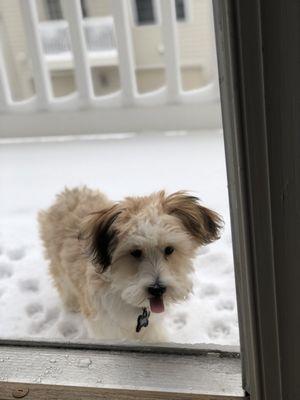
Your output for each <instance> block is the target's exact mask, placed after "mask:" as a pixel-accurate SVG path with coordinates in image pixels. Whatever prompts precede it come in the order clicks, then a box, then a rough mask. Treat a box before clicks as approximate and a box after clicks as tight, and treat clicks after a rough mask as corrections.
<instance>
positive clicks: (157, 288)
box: [148, 283, 167, 313]
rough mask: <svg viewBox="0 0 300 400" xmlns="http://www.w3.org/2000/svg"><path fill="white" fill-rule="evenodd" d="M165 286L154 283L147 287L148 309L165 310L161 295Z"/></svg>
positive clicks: (156, 311) (154, 310)
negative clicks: (148, 295)
mask: <svg viewBox="0 0 300 400" xmlns="http://www.w3.org/2000/svg"><path fill="white" fill-rule="evenodd" d="M166 290H167V288H166V286H164V285H162V284H160V283H155V284H154V285H151V286H149V287H148V293H149V294H150V297H149V301H150V309H151V311H152V312H154V313H162V312H164V311H165V306H164V300H163V295H164V293H165V292H166Z"/></svg>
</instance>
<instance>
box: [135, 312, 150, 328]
mask: <svg viewBox="0 0 300 400" xmlns="http://www.w3.org/2000/svg"><path fill="white" fill-rule="evenodd" d="M149 317H150V311H148V310H147V308H143V312H142V314H141V315H139V316H138V319H137V325H136V329H135V331H136V332H139V331H140V330H141V329H142V328H146V327H147V326H148V324H149Z"/></svg>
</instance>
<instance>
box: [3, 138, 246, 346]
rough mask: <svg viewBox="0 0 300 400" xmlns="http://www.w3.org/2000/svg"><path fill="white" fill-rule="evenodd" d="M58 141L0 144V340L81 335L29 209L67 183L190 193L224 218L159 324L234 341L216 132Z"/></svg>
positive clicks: (181, 336)
mask: <svg viewBox="0 0 300 400" xmlns="http://www.w3.org/2000/svg"><path fill="white" fill-rule="evenodd" d="M65 139H66V140H65ZM65 139H64V138H57V139H55V140H52V139H47V140H46V141H38V142H32V141H30V140H29V141H28V142H27V143H7V142H5V141H2V143H1V141H0V193H1V197H0V337H2V338H3V337H11V338H12V337H13V338H15V337H21V338H24V337H28V336H29V337H42V338H46V339H49V338H60V339H65V340H70V339H73V338H84V337H85V335H86V332H85V329H84V324H83V323H82V318H81V316H80V315H77V314H70V313H67V312H65V311H64V310H63V309H62V306H61V302H60V299H59V297H58V294H57V293H56V290H55V289H54V288H53V286H52V283H51V280H50V278H49V276H48V273H47V262H46V261H45V260H44V258H43V252H42V247H41V243H40V241H39V238H38V233H37V222H36V215H37V212H38V210H39V209H41V208H44V207H48V206H49V205H50V204H51V203H52V202H53V200H54V196H55V194H56V193H57V192H59V191H60V190H62V189H63V187H64V186H66V185H67V186H69V187H72V186H77V185H80V184H86V185H88V186H90V187H92V188H100V189H101V190H103V191H104V192H106V193H107V194H108V195H109V196H110V197H111V198H112V199H115V200H117V199H121V198H122V197H123V196H126V195H139V194H148V193H150V192H152V191H154V190H159V189H162V188H165V189H167V190H168V191H169V192H172V191H176V190H178V189H187V190H191V191H193V192H195V193H197V194H198V195H199V197H200V198H201V199H202V200H203V202H204V203H205V204H206V205H208V206H209V207H211V208H212V209H214V210H216V211H218V212H219V213H220V214H221V215H222V216H223V218H224V220H225V229H224V232H223V235H222V238H221V239H220V240H219V241H217V242H216V243H213V244H211V245H209V246H207V247H205V248H203V249H202V251H201V252H200V253H199V256H198V257H197V259H196V260H195V265H196V274H195V279H194V282H195V290H194V294H193V295H192V296H191V297H190V299H188V300H187V301H186V302H185V303H182V304H178V305H175V306H174V307H173V308H172V309H171V310H170V313H169V316H168V319H167V323H166V327H167V328H168V329H169V331H170V340H171V341H174V342H181V343H212V342H214V343H218V344H230V345H236V344H238V341H239V339H238V323H237V311H236V299H235V285H234V271H233V260H232V248H231V235H230V223H229V209H228V195H227V180H226V171H225V160H224V148H223V138H222V132H221V131H200V132H195V133H188V134H187V133H185V132H167V133H164V134H158V133H148V134H141V135H133V134H131V135H130V134H128V135H106V136H103V135H102V136H87V137H85V138H65Z"/></svg>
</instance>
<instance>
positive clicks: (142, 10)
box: [133, 0, 187, 25]
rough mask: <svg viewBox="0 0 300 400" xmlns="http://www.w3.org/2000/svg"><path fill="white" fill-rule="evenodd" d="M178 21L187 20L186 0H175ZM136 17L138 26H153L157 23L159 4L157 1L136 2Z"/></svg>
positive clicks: (143, 0) (142, 0)
mask: <svg viewBox="0 0 300 400" xmlns="http://www.w3.org/2000/svg"><path fill="white" fill-rule="evenodd" d="M174 1H175V7H176V19H177V21H185V20H186V18H187V9H186V8H187V7H186V0H174ZM133 7H134V16H135V23H136V24H137V25H151V24H155V23H156V22H157V19H158V18H157V16H158V3H157V1H156V0H134V6H133Z"/></svg>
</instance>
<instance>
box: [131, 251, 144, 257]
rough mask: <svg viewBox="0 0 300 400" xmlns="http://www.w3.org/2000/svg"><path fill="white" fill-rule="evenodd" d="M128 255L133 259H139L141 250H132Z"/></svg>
mask: <svg viewBox="0 0 300 400" xmlns="http://www.w3.org/2000/svg"><path fill="white" fill-rule="evenodd" d="M130 254H131V255H132V256H133V257H134V258H141V257H142V254H143V253H142V250H140V249H136V250H132V251H131V252H130Z"/></svg>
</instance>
